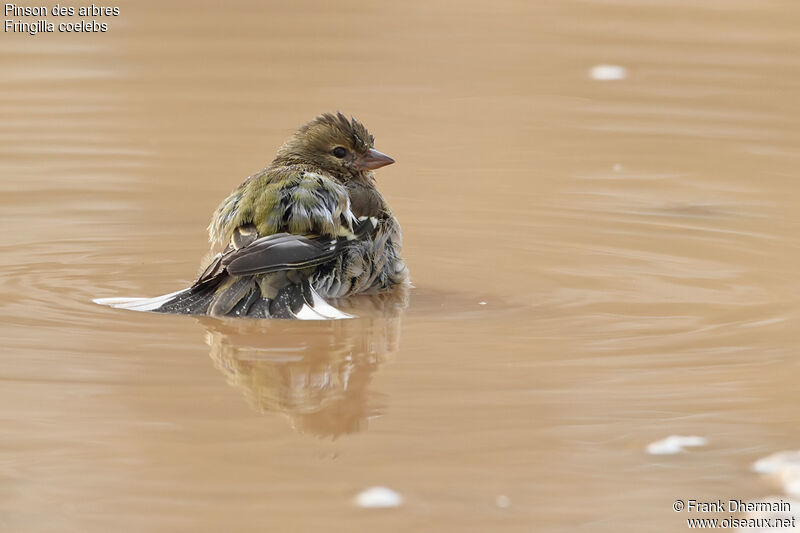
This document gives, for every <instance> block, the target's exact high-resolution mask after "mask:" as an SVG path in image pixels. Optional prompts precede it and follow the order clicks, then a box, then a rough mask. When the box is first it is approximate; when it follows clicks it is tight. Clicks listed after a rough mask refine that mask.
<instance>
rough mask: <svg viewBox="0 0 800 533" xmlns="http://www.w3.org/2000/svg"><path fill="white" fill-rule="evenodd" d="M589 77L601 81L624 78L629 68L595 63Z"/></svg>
mask: <svg viewBox="0 0 800 533" xmlns="http://www.w3.org/2000/svg"><path fill="white" fill-rule="evenodd" d="M589 77H590V78H592V79H593V80H599V81H613V80H624V79H625V78H627V77H628V69H626V68H625V67H622V66H620V65H595V66H593V67H592V68H590V69H589Z"/></svg>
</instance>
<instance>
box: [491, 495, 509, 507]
mask: <svg viewBox="0 0 800 533" xmlns="http://www.w3.org/2000/svg"><path fill="white" fill-rule="evenodd" d="M494 503H495V505H497V506H498V507H499V508H500V509H508V508H509V507H511V498H509V497H508V496H506V495H505V494H498V495H497V497H495V499H494Z"/></svg>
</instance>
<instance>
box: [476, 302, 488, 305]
mask: <svg viewBox="0 0 800 533" xmlns="http://www.w3.org/2000/svg"><path fill="white" fill-rule="evenodd" d="M478 305H486V302H478Z"/></svg>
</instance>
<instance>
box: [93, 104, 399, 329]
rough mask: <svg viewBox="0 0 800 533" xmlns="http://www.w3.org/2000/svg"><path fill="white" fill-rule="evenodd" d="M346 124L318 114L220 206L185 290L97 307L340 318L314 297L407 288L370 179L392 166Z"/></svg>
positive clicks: (395, 240)
mask: <svg viewBox="0 0 800 533" xmlns="http://www.w3.org/2000/svg"><path fill="white" fill-rule="evenodd" d="M373 144H374V138H373V137H372V135H370V133H369V132H368V131H367V129H366V128H365V127H364V126H363V125H362V124H361V123H359V122H358V121H356V120H355V119H347V118H346V117H345V116H344V115H342V114H341V113H337V114H335V115H333V114H328V113H326V114H323V115H320V116H319V117H317V118H316V119H314V120H312V121H311V122H308V123H307V124H305V125H303V126H302V127H300V129H298V130H297V131H296V132H295V133H294V135H292V136H291V137H290V138H289V139H288V140H287V141H286V142H285V143H284V144H283V145H282V146H281V147H280V149H279V150H278V153H277V155H276V156H275V159H274V160H273V161H272V163H271V164H270V165H269V166H267V167H266V168H265V169H263V170H261V171H259V172H257V173H255V174H253V175H252V176H250V177H248V178H247V179H246V180H245V181H244V182H243V183H242V184H241V185H239V186H238V187H237V188H236V189H235V190H234V191H233V192H232V193H231V194H230V196H228V197H227V198H226V199H225V200H223V201H222V203H221V204H220V206H219V208H218V209H217V211H216V212H215V213H214V216H213V217H212V219H211V223H210V224H209V227H208V232H209V240H210V241H211V244H212V249H213V248H217V249H221V251H220V252H219V253H218V254H217V255H216V256H215V257H214V258H213V259H212V260H211V262H210V263H209V265H208V266H207V267H206V269H205V270H204V271H203V273H202V274H201V275H200V277H199V278H198V279H197V281H196V282H195V283H194V284H193V285H192V287H190V288H188V289H185V290H183V291H179V292H177V293H173V294H170V295H165V296H162V297H158V298H152V299H135V301H134V300H126V301H124V302H123V301H119V300H117V301H114V302H106V303H113V304H115V305H117V306H118V307H126V308H130V309H139V310H147V311H158V312H171V313H185V314H209V315H216V316H225V315H227V316H249V317H280V318H343V317H345V316H347V315H344V314H343V313H341V312H339V311H337V310H336V309H334V308H332V307H331V306H330V305H328V304H327V303H326V302H325V301H324V300H323V298H341V297H346V296H351V295H353V294H358V293H366V292H378V291H385V290H391V289H393V288H395V287H397V286H398V285H401V284H405V283H407V280H408V271H407V269H406V266H405V263H404V262H403V260H402V258H401V255H400V252H401V246H402V236H401V231H400V225H399V224H398V222H397V219H396V218H395V217H394V214H393V213H392V211H391V209H390V208H389V205H388V203H387V202H386V200H385V199H384V197H383V196H382V195H381V194H380V192H379V191H378V189H377V188H376V186H375V178H374V175H373V171H374V170H375V169H377V168H380V167H382V166H385V165H388V164H391V163H393V162H394V160H393V159H391V158H390V157H388V156H386V155H384V154H382V153H381V152H378V151H377V150H375V149H374V148H373Z"/></svg>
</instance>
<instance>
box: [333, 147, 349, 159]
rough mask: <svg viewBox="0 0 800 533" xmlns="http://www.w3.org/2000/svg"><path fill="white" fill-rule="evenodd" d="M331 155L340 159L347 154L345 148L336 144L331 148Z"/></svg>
mask: <svg viewBox="0 0 800 533" xmlns="http://www.w3.org/2000/svg"><path fill="white" fill-rule="evenodd" d="M333 155H335V156H336V157H338V158H339V159H341V158H343V157H344V156H346V155H347V150H345V149H344V148H342V147H341V146H337V147H336V148H334V149H333Z"/></svg>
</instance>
